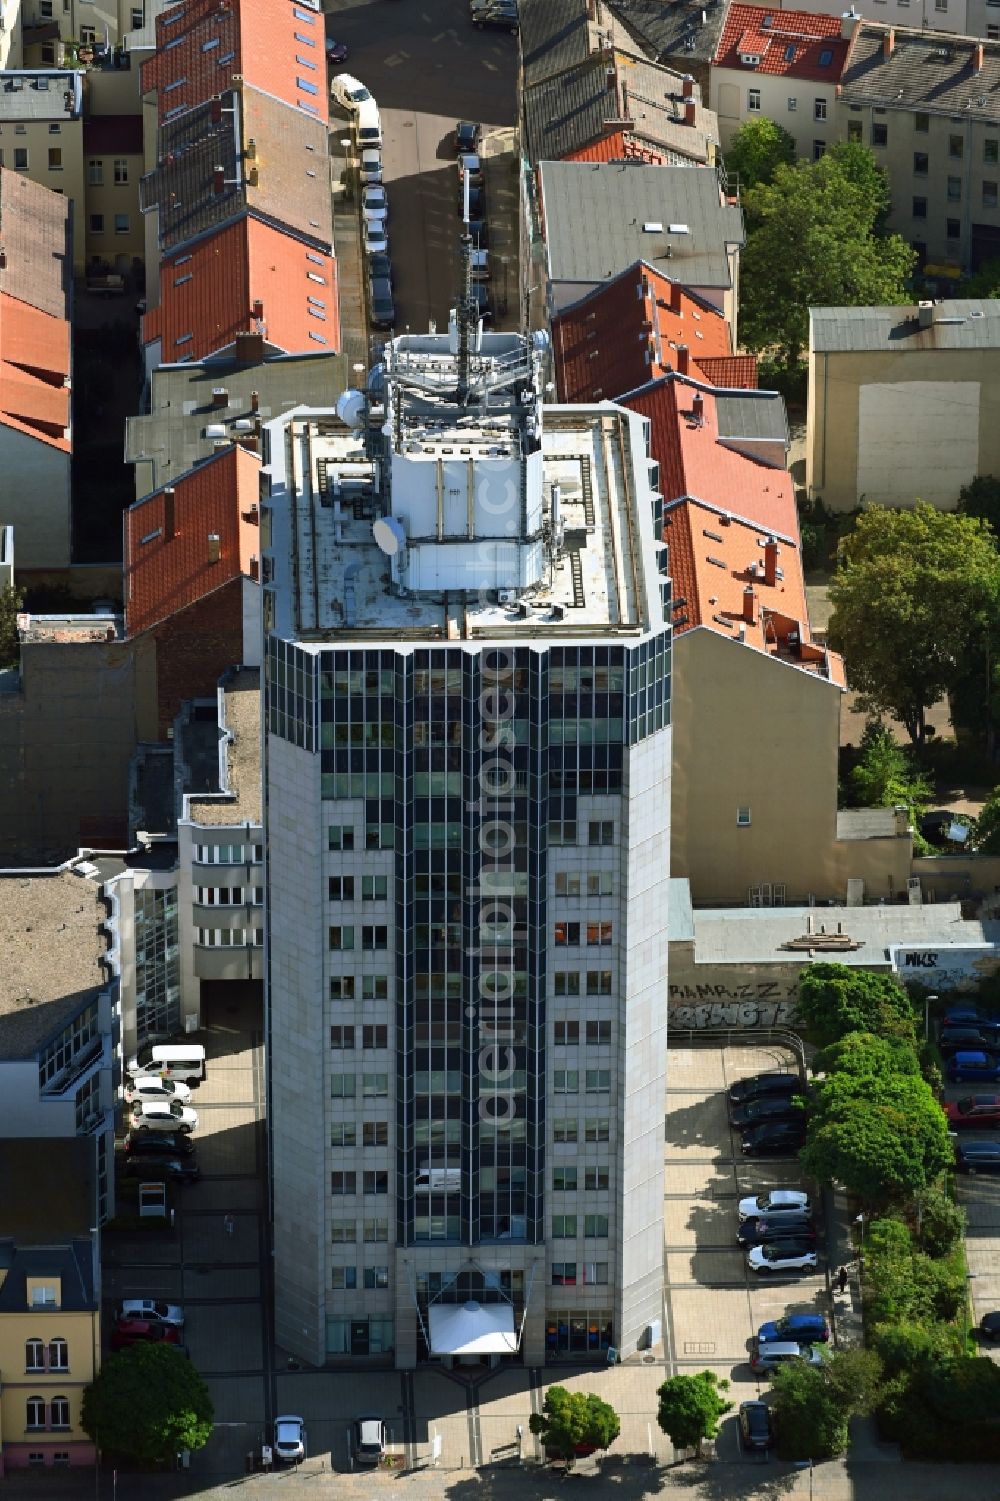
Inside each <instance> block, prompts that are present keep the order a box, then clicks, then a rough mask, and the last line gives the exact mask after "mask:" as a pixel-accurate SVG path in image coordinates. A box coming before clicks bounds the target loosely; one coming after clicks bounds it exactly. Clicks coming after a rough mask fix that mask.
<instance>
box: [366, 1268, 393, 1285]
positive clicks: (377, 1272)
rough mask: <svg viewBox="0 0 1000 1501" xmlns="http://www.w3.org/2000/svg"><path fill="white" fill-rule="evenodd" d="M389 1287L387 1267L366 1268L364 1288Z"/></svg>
mask: <svg viewBox="0 0 1000 1501" xmlns="http://www.w3.org/2000/svg"><path fill="white" fill-rule="evenodd" d="M388 1286H389V1268H388V1267H387V1266H366V1267H365V1287H366V1288H369V1289H372V1288H384V1287H388Z"/></svg>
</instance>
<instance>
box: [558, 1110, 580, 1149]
mask: <svg viewBox="0 0 1000 1501" xmlns="http://www.w3.org/2000/svg"><path fill="white" fill-rule="evenodd" d="M578 1132H579V1127H578V1124H577V1122H576V1121H575V1120H574V1119H573V1117H572V1116H571V1115H567V1116H562V1117H560V1118H559V1119H557V1120H554V1121H553V1122H552V1140H553V1141H554V1142H558V1143H561V1144H562V1145H563V1146H572V1145H573V1144H574V1143H575V1142H576V1141H577V1139H578Z"/></svg>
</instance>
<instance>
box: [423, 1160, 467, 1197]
mask: <svg viewBox="0 0 1000 1501" xmlns="http://www.w3.org/2000/svg"><path fill="white" fill-rule="evenodd" d="M413 1192H414V1193H418V1194H443V1193H449V1194H459V1193H461V1192H462V1169H461V1168H460V1167H422V1168H421V1169H420V1171H419V1172H418V1173H417V1181H416V1183H415V1184H414V1185H413Z"/></svg>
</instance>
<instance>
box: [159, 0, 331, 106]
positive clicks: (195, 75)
mask: <svg viewBox="0 0 1000 1501" xmlns="http://www.w3.org/2000/svg"><path fill="white" fill-rule="evenodd" d="M296 11H298V14H296ZM310 17H312V19H311V20H310V19H309V18H310ZM303 39H304V40H303ZM310 42H312V43H313V45H312V46H310V45H309V44H310ZM303 59H304V61H303ZM234 74H236V75H240V76H242V78H243V80H244V82H245V83H246V84H247V86H248V87H250V88H255V89H261V90H262V91H263V92H264V93H267V94H272V95H273V96H274V97H275V98H276V99H281V100H283V101H284V102H285V103H286V104H291V105H295V106H297V107H298V108H300V109H304V110H305V111H306V113H308V114H310V115H314V116H315V117H316V118H317V119H320V120H323V121H324V122H325V121H327V120H328V119H329V106H328V90H329V83H328V80H327V68H326V41H325V32H324V24H323V12H322V10H317V11H313V10H312V9H311V8H310V7H309V6H305V5H301V4H299V5H296V4H295V0H188V3H187V4H185V5H184V6H180V5H177V6H172V7H171V8H170V9H169V10H167V11H165V12H164V13H163V14H161V15H159V16H158V17H157V20H156V52H155V53H154V55H153V56H152V57H151V58H150V59H149V61H148V62H146V63H144V64H143V67H142V89H143V92H144V93H147V92H148V91H149V90H151V89H155V90H156V91H157V94H158V99H157V108H158V112H159V118H160V119H161V120H162V119H163V117H164V116H165V115H166V114H168V113H171V112H172V111H174V110H178V109H191V108H192V107H193V106H194V105H197V104H204V103H206V102H207V101H208V100H209V99H211V98H212V97H213V95H215V94H219V93H221V92H222V91H223V89H226V88H230V87H231V86H232V77H233V75H234ZM303 83H304V84H305V85H306V87H303V86H302V85H303ZM171 84H175V85H177V87H174V88H170V85H171ZM310 87H311V88H312V89H314V90H315V92H312V93H311V92H310V91H309V90H310ZM168 89H169V92H167V90H168Z"/></svg>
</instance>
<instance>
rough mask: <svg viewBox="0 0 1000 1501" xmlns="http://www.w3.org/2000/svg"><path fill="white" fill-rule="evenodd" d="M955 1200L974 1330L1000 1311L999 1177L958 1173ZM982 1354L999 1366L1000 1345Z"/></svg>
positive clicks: (972, 1132) (955, 1088) (992, 1134)
mask: <svg viewBox="0 0 1000 1501" xmlns="http://www.w3.org/2000/svg"><path fill="white" fill-rule="evenodd" d="M983 1092H985V1093H994V1092H996V1089H995V1086H994V1085H985V1086H980V1085H970V1084H949V1085H948V1086H947V1087H946V1089H945V1092H944V1097H945V1099H946V1100H958V1099H961V1098H963V1096H965V1095H969V1094H977V1093H983ZM961 1135H962V1139H963V1140H968V1141H995V1140H997V1138H998V1137H1000V1132H998V1131H990V1130H987V1129H985V1128H984V1127H982V1126H974V1127H971V1128H969V1129H967V1130H963V1131H962V1133H961ZM955 1188H956V1195H955V1196H956V1199H957V1200H958V1203H959V1204H960V1205H961V1206H962V1208H963V1209H964V1210H965V1216H966V1231H965V1255H966V1260H967V1262H968V1268H969V1277H970V1280H969V1299H970V1307H971V1323H972V1326H973V1327H975V1326H976V1325H978V1323H979V1321H980V1319H981V1318H982V1317H983V1315H984V1314H986V1313H994V1312H996V1310H997V1309H1000V1175H996V1174H990V1173H976V1174H974V1175H969V1174H965V1173H958V1174H957V1175H956V1179H955ZM980 1349H981V1353H982V1354H984V1355H989V1356H990V1358H991V1359H993V1360H995V1361H997V1362H998V1363H1000V1345H992V1344H990V1343H988V1342H987V1343H984V1344H982V1345H981V1346H980Z"/></svg>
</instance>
